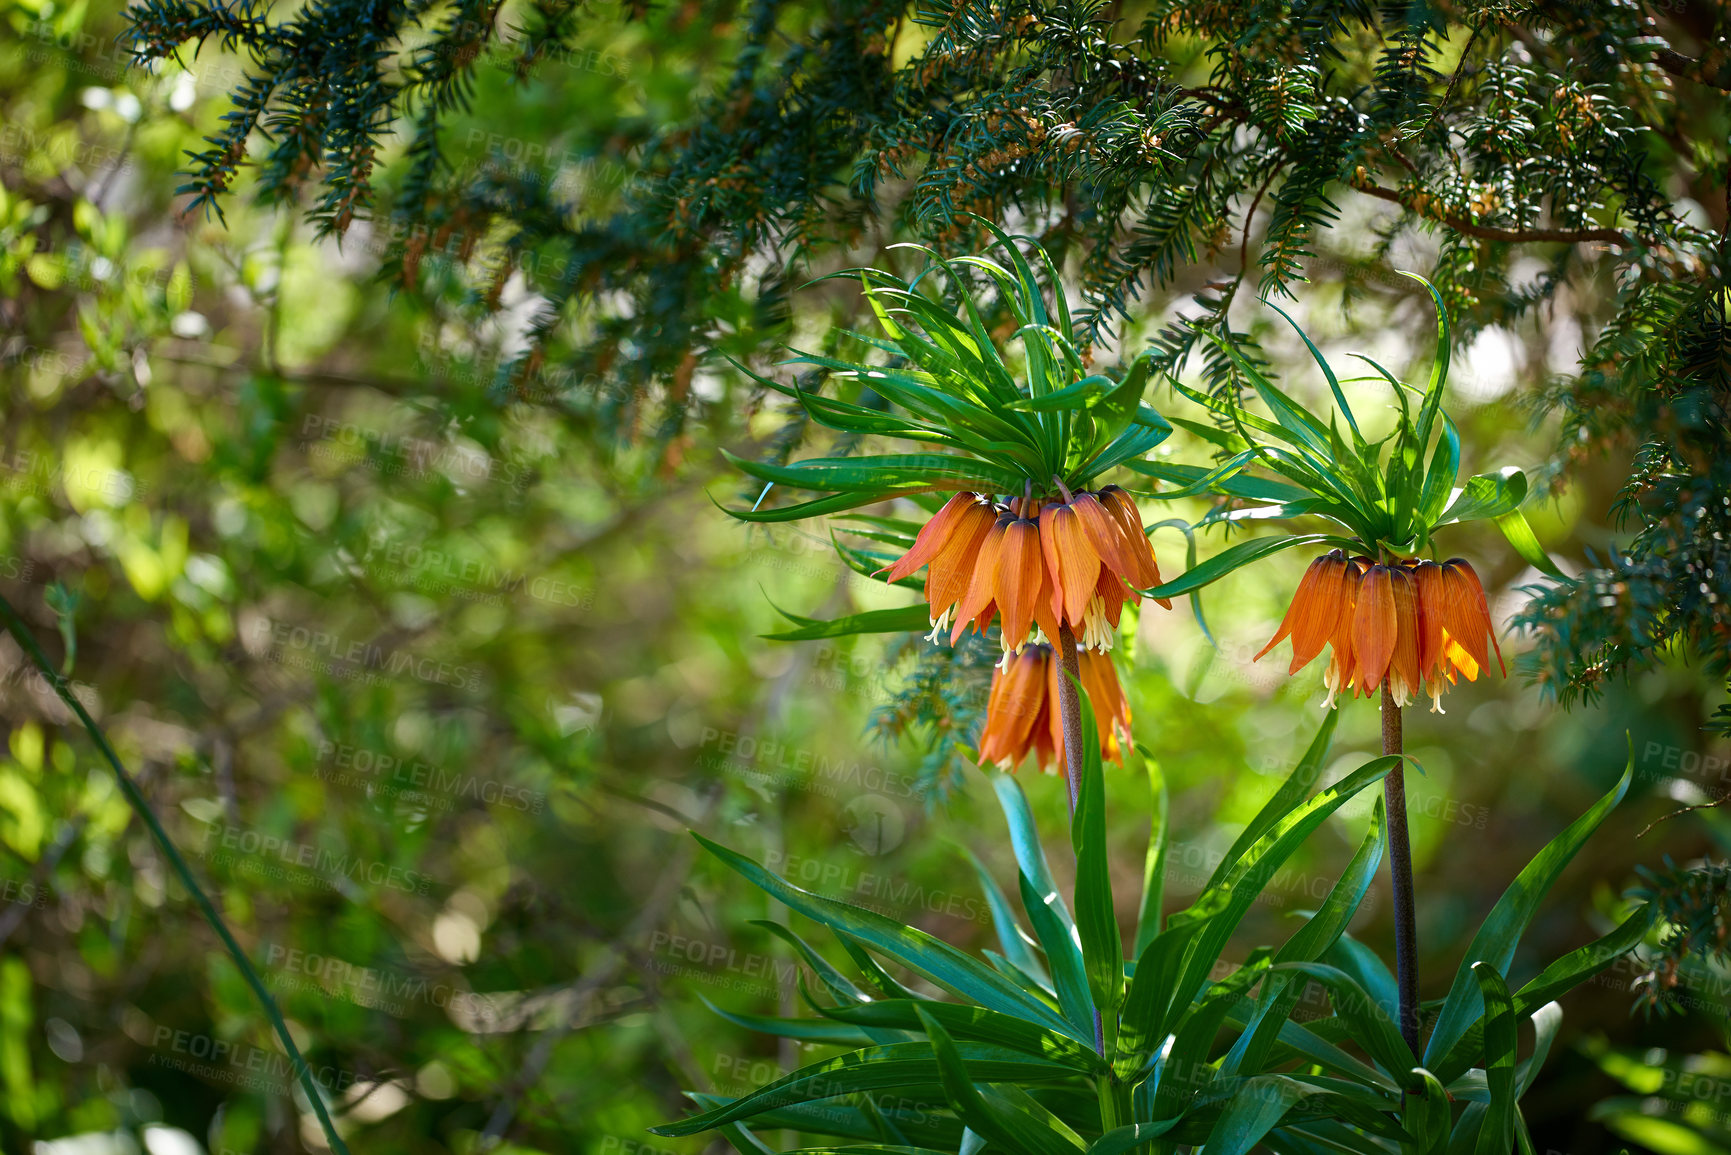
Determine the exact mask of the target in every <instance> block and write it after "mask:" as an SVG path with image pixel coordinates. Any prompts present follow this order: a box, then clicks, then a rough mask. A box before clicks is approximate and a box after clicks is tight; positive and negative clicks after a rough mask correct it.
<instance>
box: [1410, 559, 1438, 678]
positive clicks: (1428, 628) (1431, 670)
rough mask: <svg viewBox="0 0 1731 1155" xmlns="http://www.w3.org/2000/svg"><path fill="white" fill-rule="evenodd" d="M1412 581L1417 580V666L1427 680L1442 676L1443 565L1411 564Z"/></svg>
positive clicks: (1428, 563)
mask: <svg viewBox="0 0 1731 1155" xmlns="http://www.w3.org/2000/svg"><path fill="white" fill-rule="evenodd" d="M1412 576H1413V581H1415V582H1417V583H1418V668H1419V673H1420V674H1422V675H1424V677H1426V678H1429V679H1436V678H1441V677H1443V676H1444V674H1443V669H1442V662H1443V660H1444V659H1443V604H1444V602H1445V600H1446V593H1445V591H1444V588H1443V585H1444V583H1443V570H1442V566H1440V565H1438V564H1437V563H1436V562H1434V561H1421V562H1419V563H1418V564H1417V565H1415V566H1414V567H1413V570H1412Z"/></svg>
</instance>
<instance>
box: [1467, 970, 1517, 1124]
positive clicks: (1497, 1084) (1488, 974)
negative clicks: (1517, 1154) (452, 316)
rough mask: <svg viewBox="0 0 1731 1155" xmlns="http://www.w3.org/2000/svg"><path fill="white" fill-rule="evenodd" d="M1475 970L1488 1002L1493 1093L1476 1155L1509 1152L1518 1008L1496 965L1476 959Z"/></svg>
mask: <svg viewBox="0 0 1731 1155" xmlns="http://www.w3.org/2000/svg"><path fill="white" fill-rule="evenodd" d="M1472 973H1473V977H1474V978H1475V979H1477V980H1478V984H1479V993H1480V995H1481V997H1482V998H1483V999H1484V1003H1485V1082H1486V1084H1487V1085H1488V1086H1489V1088H1490V1093H1491V1098H1490V1104H1489V1106H1487V1107H1486V1109H1485V1121H1484V1125H1483V1126H1482V1127H1480V1128H1479V1140H1478V1145H1477V1147H1476V1148H1475V1155H1508V1153H1509V1148H1511V1147H1513V1146H1514V1141H1515V1041H1516V1033H1515V1008H1514V1004H1513V1001H1512V1000H1511V999H1510V998H1509V988H1508V986H1507V984H1505V983H1504V982H1503V976H1502V975H1500V974H1498V973H1497V969H1496V968H1495V967H1494V966H1492V965H1490V964H1489V963H1482V962H1480V963H1474V964H1473V968H1472Z"/></svg>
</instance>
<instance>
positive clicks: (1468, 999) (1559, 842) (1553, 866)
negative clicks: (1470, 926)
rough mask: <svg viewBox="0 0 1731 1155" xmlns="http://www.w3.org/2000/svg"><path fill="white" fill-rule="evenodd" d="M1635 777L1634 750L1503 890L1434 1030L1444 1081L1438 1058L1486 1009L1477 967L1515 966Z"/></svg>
mask: <svg viewBox="0 0 1731 1155" xmlns="http://www.w3.org/2000/svg"><path fill="white" fill-rule="evenodd" d="M1634 773H1635V759H1634V750H1633V747H1631V749H1630V752H1629V763H1628V768H1627V769H1625V770H1624V771H1623V776H1622V778H1620V779H1619V780H1618V782H1617V784H1616V785H1615V786H1614V787H1612V788H1611V790H1610V792H1609V793H1607V794H1606V795H1605V796H1604V797H1603V798H1601V799H1599V801H1598V802H1596V803H1594V804H1593V807H1592V809H1590V810H1588V811H1587V812H1586V813H1585V814H1583V815H1581V817H1579V818H1577V819H1575V821H1574V822H1572V823H1570V824H1569V827H1568V829H1566V830H1564V831H1563V832H1562V833H1561V834H1559V835H1557V837H1555V838H1553V839H1552V840H1551V842H1550V843H1549V845H1547V846H1546V847H1545V848H1544V849H1543V850H1541V851H1540V852H1539V853H1538V855H1537V856H1535V857H1534V858H1533V860H1532V861H1531V862H1529V863H1527V865H1526V866H1525V867H1524V868H1523V869H1522V870H1521V873H1520V874H1519V875H1518V876H1516V878H1515V881H1514V885H1512V886H1510V887H1509V889H1508V890H1506V891H1504V892H1503V896H1502V897H1501V898H1500V899H1498V900H1497V904H1496V906H1494V907H1492V908H1491V913H1490V914H1489V916H1487V917H1486V919H1485V921H1484V925H1482V926H1481V927H1479V931H1478V933H1477V934H1475V935H1474V936H1473V940H1472V942H1471V943H1469V944H1468V945H1467V952H1466V957H1465V958H1464V959H1463V960H1462V961H1461V966H1460V969H1459V970H1458V971H1456V972H1455V979H1454V985H1453V986H1452V987H1450V988H1449V993H1448V998H1447V1000H1445V1001H1444V1003H1443V1007H1442V1013H1441V1014H1439V1015H1438V1016H1437V1021H1436V1026H1435V1027H1434V1028H1432V1030H1431V1036H1430V1041H1429V1043H1427V1044H1426V1046H1425V1053H1424V1058H1425V1066H1427V1067H1429V1068H1430V1069H1431V1070H1433V1071H1436V1072H1437V1076H1438V1077H1439V1078H1442V1077H1444V1076H1443V1071H1442V1070H1441V1069H1439V1065H1438V1064H1437V1062H1436V1060H1438V1059H1439V1058H1441V1057H1443V1056H1445V1055H1447V1054H1448V1053H1449V1051H1450V1050H1452V1049H1453V1048H1454V1045H1455V1044H1456V1043H1457V1042H1459V1041H1460V1039H1461V1036H1463V1035H1465V1034H1466V1032H1467V1028H1468V1027H1469V1026H1470V1025H1471V1024H1472V1022H1473V1020H1474V1019H1476V1018H1478V1017H1479V1014H1480V1011H1481V1004H1480V999H1479V988H1478V983H1477V982H1476V981H1475V980H1474V979H1473V977H1472V965H1473V964H1474V963H1476V962H1481V961H1482V962H1488V963H1490V964H1491V966H1492V967H1494V968H1495V969H1496V971H1497V973H1498V974H1505V975H1506V974H1507V973H1508V969H1509V964H1510V963H1511V962H1512V961H1514V957H1515V947H1516V946H1517V945H1519V943H1520V940H1521V934H1522V933H1523V932H1524V931H1525V930H1526V929H1527V924H1528V923H1530V922H1531V921H1532V920H1533V915H1534V914H1535V913H1537V911H1538V907H1539V902H1540V901H1541V900H1542V899H1543V898H1544V896H1545V893H1546V892H1547V891H1548V890H1550V888H1551V884H1552V883H1553V882H1555V881H1556V879H1557V876H1558V875H1559V874H1561V873H1562V872H1563V868H1564V867H1565V866H1567V865H1568V864H1569V862H1570V860H1571V859H1573V858H1574V857H1575V854H1576V853H1577V852H1578V851H1579V850H1580V849H1581V847H1582V846H1583V845H1584V844H1585V843H1586V841H1587V839H1588V838H1590V837H1591V836H1592V834H1593V831H1595V830H1597V829H1598V828H1599V824H1600V823H1601V822H1603V821H1604V820H1605V817H1606V815H1608V814H1610V813H1611V810H1612V809H1613V808H1614V807H1615V806H1616V805H1617V803H1618V802H1620V801H1622V799H1623V795H1624V794H1626V793H1628V790H1629V783H1630V781H1631V780H1632V779H1633V776H1634Z"/></svg>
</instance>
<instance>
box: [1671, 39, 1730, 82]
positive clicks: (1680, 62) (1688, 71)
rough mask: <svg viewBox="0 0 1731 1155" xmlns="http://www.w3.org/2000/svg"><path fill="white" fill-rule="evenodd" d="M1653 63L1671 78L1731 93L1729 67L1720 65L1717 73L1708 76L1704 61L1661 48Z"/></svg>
mask: <svg viewBox="0 0 1731 1155" xmlns="http://www.w3.org/2000/svg"><path fill="white" fill-rule="evenodd" d="M1653 63H1655V64H1657V65H1658V66H1659V67H1660V68H1663V69H1664V70H1665V71H1666V72H1669V73H1670V74H1671V75H1672V76H1678V77H1681V78H1683V79H1684V80H1693V81H1694V82H1695V83H1696V84H1704V85H1706V86H1707V87H1708V88H1717V89H1718V90H1719V91H1721V92H1731V65H1726V64H1721V65H1720V66H1719V70H1718V71H1717V72H1715V73H1713V74H1711V75H1709V74H1708V72H1707V64H1706V61H1703V60H1697V59H1695V58H1694V57H1693V56H1685V55H1683V54H1682V53H1681V52H1678V51H1677V50H1676V49H1674V48H1661V49H1660V50H1659V51H1658V52H1657V53H1655V54H1654V56H1653Z"/></svg>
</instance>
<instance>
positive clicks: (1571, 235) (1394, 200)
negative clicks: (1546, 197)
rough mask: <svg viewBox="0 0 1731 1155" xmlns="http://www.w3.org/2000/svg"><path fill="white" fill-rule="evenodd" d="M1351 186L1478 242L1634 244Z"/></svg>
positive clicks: (1604, 232)
mask: <svg viewBox="0 0 1731 1155" xmlns="http://www.w3.org/2000/svg"><path fill="white" fill-rule="evenodd" d="M1352 187H1353V188H1355V189H1357V190H1358V191H1359V192H1361V193H1363V194H1364V195H1366V196H1371V197H1375V198H1377V199H1378V200H1384V201H1388V202H1389V203H1390V204H1396V205H1399V206H1400V207H1401V208H1403V209H1405V210H1407V211H1408V212H1410V213H1414V214H1416V215H1417V216H1421V217H1423V218H1425V219H1426V220H1431V221H1436V222H1437V223H1439V224H1445V225H1447V226H1448V227H1449V228H1451V229H1454V230H1455V231H1456V232H1458V233H1464V234H1466V235H1467V236H1469V237H1477V238H1478V239H1479V240H1481V241H1506V242H1509V243H1511V244H1536V243H1540V242H1544V241H1565V242H1567V243H1569V244H1579V243H1581V242H1584V241H1604V242H1606V243H1607V244H1613V245H1633V244H1634V243H1635V241H1636V238H1635V237H1632V236H1630V235H1629V234H1628V233H1625V232H1621V231H1619V230H1617V229H1498V228H1492V227H1491V226H1489V225H1475V224H1473V223H1472V222H1471V221H1469V220H1465V219H1463V218H1461V217H1458V216H1456V215H1454V214H1453V213H1450V212H1444V211H1439V210H1432V209H1428V208H1427V209H1423V210H1421V209H1419V208H1418V207H1417V206H1416V205H1414V204H1413V203H1412V200H1413V198H1412V197H1410V196H1406V195H1404V194H1402V193H1401V192H1399V191H1398V190H1396V189H1388V188H1382V187H1381V186H1379V185H1376V184H1373V183H1371V181H1369V180H1368V179H1366V180H1355V181H1353V182H1352Z"/></svg>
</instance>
